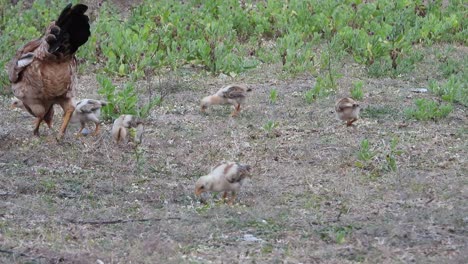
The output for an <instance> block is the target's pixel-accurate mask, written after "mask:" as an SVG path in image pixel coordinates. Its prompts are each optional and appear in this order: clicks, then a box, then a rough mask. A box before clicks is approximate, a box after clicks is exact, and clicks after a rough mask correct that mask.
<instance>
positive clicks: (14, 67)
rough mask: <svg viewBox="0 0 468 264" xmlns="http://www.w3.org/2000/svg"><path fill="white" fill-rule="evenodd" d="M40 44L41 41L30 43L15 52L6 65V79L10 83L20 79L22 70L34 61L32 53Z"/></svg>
mask: <svg viewBox="0 0 468 264" xmlns="http://www.w3.org/2000/svg"><path fill="white" fill-rule="evenodd" d="M41 43H42V40H41V39H36V40H33V41H30V42H28V43H27V44H26V45H24V46H23V47H22V48H21V49H19V50H18V51H17V52H16V54H15V57H14V58H13V59H12V60H11V61H10V64H9V65H8V78H9V79H10V82H11V83H16V82H18V81H19V80H20V79H21V74H22V72H23V70H24V69H25V68H26V66H28V65H29V64H31V62H32V61H33V60H34V51H35V50H36V49H37V48H38V47H39V45H41Z"/></svg>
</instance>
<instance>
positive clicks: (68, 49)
mask: <svg viewBox="0 0 468 264" xmlns="http://www.w3.org/2000/svg"><path fill="white" fill-rule="evenodd" d="M86 10H88V7H87V6H86V5H82V4H77V5H75V6H72V4H68V5H67V7H65V9H63V11H62V13H60V16H59V18H58V19H57V20H56V21H55V25H56V27H52V28H51V29H50V32H47V33H46V34H48V35H49V36H47V37H46V41H47V42H48V43H49V45H50V47H49V52H50V53H63V54H73V53H75V52H76V51H77V50H78V48H79V47H80V46H81V45H83V44H85V43H86V41H88V38H89V36H90V35H91V32H90V30H89V18H88V16H87V15H85V12H86ZM57 27H58V28H57ZM51 35H53V36H51Z"/></svg>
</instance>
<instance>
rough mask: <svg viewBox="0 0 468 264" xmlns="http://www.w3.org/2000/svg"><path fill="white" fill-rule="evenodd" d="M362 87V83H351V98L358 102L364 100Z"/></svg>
mask: <svg viewBox="0 0 468 264" xmlns="http://www.w3.org/2000/svg"><path fill="white" fill-rule="evenodd" d="M363 86H364V83H363V82H362V81H358V82H355V83H353V88H351V97H352V98H354V99H356V100H358V101H359V100H362V98H364V91H363V90H362V87H363Z"/></svg>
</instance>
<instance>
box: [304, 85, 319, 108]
mask: <svg viewBox="0 0 468 264" xmlns="http://www.w3.org/2000/svg"><path fill="white" fill-rule="evenodd" d="M316 97H317V95H316V94H315V90H314V89H310V90H308V91H307V92H305V94H304V99H305V101H306V102H307V103H308V104H311V103H313V102H314V101H315V98H316Z"/></svg>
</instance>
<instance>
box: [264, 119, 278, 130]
mask: <svg viewBox="0 0 468 264" xmlns="http://www.w3.org/2000/svg"><path fill="white" fill-rule="evenodd" d="M278 125H279V123H278V122H276V121H272V120H268V122H266V124H265V125H263V129H264V130H265V131H267V132H268V133H270V132H271V131H273V129H275V128H277V127H278Z"/></svg>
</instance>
